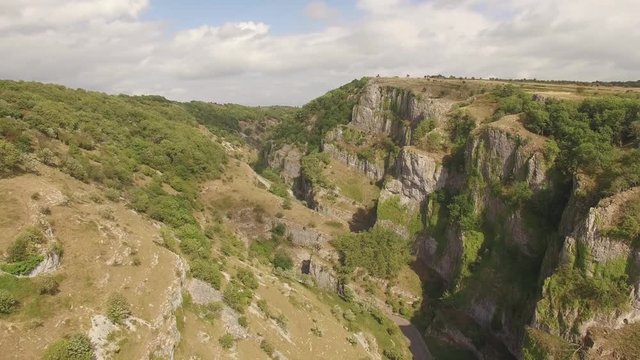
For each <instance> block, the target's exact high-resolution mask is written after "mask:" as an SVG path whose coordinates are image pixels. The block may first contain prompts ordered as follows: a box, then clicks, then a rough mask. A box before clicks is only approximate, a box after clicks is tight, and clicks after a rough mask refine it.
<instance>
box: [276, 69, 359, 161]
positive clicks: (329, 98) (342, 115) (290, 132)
mask: <svg viewBox="0 0 640 360" xmlns="http://www.w3.org/2000/svg"><path fill="white" fill-rule="evenodd" d="M367 82H368V79H367V78H362V79H360V80H353V81H352V82H350V83H348V84H346V85H343V86H341V87H339V88H337V89H335V90H332V91H329V92H328V93H326V94H325V95H323V96H321V97H319V98H316V99H314V100H312V101H311V102H309V103H308V104H306V105H305V106H303V107H302V109H300V111H299V112H298V113H297V114H296V116H295V118H294V119H291V120H288V121H284V122H282V123H281V124H279V125H278V126H276V127H275V129H274V130H273V136H272V138H273V139H274V140H275V141H276V142H278V143H289V144H299V145H307V147H308V148H309V149H310V150H316V151H317V150H320V144H321V142H322V139H323V138H324V136H325V134H326V133H327V132H329V131H330V130H332V129H334V128H335V127H337V126H338V125H342V124H347V123H349V122H350V121H351V113H352V110H353V107H354V106H355V104H356V100H357V98H356V96H357V94H358V93H359V92H360V90H361V89H362V88H363V87H364V86H365V85H366V84H367ZM312 118H313V120H314V121H313V122H311V121H309V120H310V119H312ZM307 123H310V124H309V125H307Z"/></svg>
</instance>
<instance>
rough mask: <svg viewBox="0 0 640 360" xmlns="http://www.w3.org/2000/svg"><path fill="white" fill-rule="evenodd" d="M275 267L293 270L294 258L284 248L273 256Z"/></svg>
mask: <svg viewBox="0 0 640 360" xmlns="http://www.w3.org/2000/svg"><path fill="white" fill-rule="evenodd" d="M273 267H275V268H276V269H283V270H291V269H293V259H292V258H291V256H289V254H287V253H286V252H284V251H283V250H281V251H278V252H277V253H276V255H275V256H274V257H273Z"/></svg>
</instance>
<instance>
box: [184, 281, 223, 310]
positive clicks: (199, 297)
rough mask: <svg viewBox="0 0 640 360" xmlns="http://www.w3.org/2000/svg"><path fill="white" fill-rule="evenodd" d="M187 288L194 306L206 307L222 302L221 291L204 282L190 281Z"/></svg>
mask: <svg viewBox="0 0 640 360" xmlns="http://www.w3.org/2000/svg"><path fill="white" fill-rule="evenodd" d="M186 288H187V291H188V292H189V295H190V296H191V301H193V303H194V304H198V305H205V304H209V303H212V302H214V301H222V294H221V293H220V291H218V290H216V289H214V288H213V287H212V286H211V285H209V284H207V283H206V282H204V281H202V280H199V279H189V281H188V282H187V286H186Z"/></svg>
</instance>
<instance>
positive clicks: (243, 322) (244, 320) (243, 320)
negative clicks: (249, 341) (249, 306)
mask: <svg viewBox="0 0 640 360" xmlns="http://www.w3.org/2000/svg"><path fill="white" fill-rule="evenodd" d="M238 324H239V325H240V326H242V327H243V328H245V329H246V328H247V327H249V320H247V317H246V316H240V317H239V318H238Z"/></svg>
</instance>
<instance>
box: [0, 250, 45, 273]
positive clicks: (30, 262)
mask: <svg viewBox="0 0 640 360" xmlns="http://www.w3.org/2000/svg"><path fill="white" fill-rule="evenodd" d="M42 260H44V257H42V256H40V255H28V257H27V258H26V259H24V260H21V261H16V262H12V263H8V264H2V265H0V269H2V271H4V272H6V273H9V274H11V275H27V274H29V273H30V272H32V271H33V269H35V268H36V267H38V264H40V263H41V262H42Z"/></svg>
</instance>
